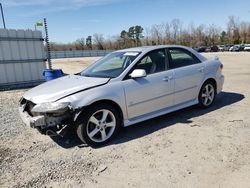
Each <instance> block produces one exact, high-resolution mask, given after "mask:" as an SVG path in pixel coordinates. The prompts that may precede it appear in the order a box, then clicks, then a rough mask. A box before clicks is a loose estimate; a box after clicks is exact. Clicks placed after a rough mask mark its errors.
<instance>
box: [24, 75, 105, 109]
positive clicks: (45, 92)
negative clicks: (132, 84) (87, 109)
mask: <svg viewBox="0 0 250 188" xmlns="http://www.w3.org/2000/svg"><path fill="white" fill-rule="evenodd" d="M108 81H109V78H93V77H83V76H78V75H68V76H64V77H61V78H58V79H55V80H52V81H49V82H46V83H43V84H41V85H39V86H37V87H34V88H32V89H31V90H29V91H27V92H26V93H25V94H24V96H23V97H24V98H25V99H27V100H29V101H32V102H33V103H35V104H39V103H44V102H54V101H56V100H58V99H61V98H63V97H65V96H67V95H70V94H73V93H75V92H78V91H81V90H86V89H89V88H92V87H96V86H100V85H103V84H106V83H108Z"/></svg>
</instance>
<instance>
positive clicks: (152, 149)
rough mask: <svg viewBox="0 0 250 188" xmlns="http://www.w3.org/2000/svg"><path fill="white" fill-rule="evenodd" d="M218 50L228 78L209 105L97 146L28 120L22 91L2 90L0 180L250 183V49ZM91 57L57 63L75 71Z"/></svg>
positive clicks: (15, 183) (32, 183)
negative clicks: (22, 112) (21, 106)
mask: <svg viewBox="0 0 250 188" xmlns="http://www.w3.org/2000/svg"><path fill="white" fill-rule="evenodd" d="M205 55H206V56H208V57H212V56H213V55H214V54H205ZM216 55H217V56H219V57H220V59H221V60H222V62H223V63H224V70H223V71H224V74H225V76H226V82H225V87H224V92H223V93H221V94H220V95H219V96H218V97H217V99H216V102H215V104H214V106H213V107H212V108H210V109H206V110H201V109H199V108H197V107H189V108H186V109H183V110H180V111H178V112H174V113H171V114H168V115H165V116H161V117H158V118H155V119H152V120H149V121H146V122H143V123H140V124H137V125H135V126H131V127H128V128H124V129H122V130H121V133H120V134H119V135H118V137H117V138H116V139H114V140H113V141H112V142H111V143H109V144H107V145H106V146H104V147H102V148H98V149H93V148H90V147H85V146H84V145H81V143H80V142H79V140H78V139H77V138H76V137H75V135H74V134H72V135H69V136H68V137H66V138H64V139H61V138H53V139H51V138H50V137H48V136H43V135H40V134H39V133H38V132H37V131H36V130H33V129H31V128H29V127H26V126H25V125H24V124H23V123H22V121H21V119H20V118H19V115H18V110H17V107H18V100H19V98H20V97H21V96H22V95H23V93H24V92H25V90H12V91H2V92H0V187H107V186H109V187H192V188H195V187H197V188H198V187H205V188H206V187H226V188H228V187H237V188H238V187H244V188H245V187H250V186H249V185H250V184H249V182H250V139H249V138H250V137H249V136H250V117H249V114H250V109H249V106H250V100H249V97H250V87H249V86H250V61H249V60H250V53H216ZM96 59H98V58H79V59H67V60H64V61H63V60H55V61H54V67H58V68H63V70H64V71H65V72H67V73H73V72H77V71H80V70H82V69H83V68H84V67H85V66H86V65H87V64H89V63H91V62H92V61H93V60H96Z"/></svg>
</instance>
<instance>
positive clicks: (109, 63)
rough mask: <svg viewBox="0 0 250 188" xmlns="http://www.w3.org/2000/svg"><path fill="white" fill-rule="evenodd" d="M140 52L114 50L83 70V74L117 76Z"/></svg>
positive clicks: (104, 76)
mask: <svg viewBox="0 0 250 188" xmlns="http://www.w3.org/2000/svg"><path fill="white" fill-rule="evenodd" d="M139 54H140V52H113V53H111V54H108V55H107V56H105V57H104V58H102V59H101V60H99V61H97V62H96V63H94V64H93V65H91V66H89V67H88V68H87V69H85V70H84V71H82V72H81V73H80V74H81V76H87V77H101V78H115V77H117V76H119V75H120V74H121V73H122V72H123V71H124V70H125V69H126V68H127V67H128V66H129V65H130V64H131V63H132V62H133V61H134V60H135V58H136V57H138V55H139Z"/></svg>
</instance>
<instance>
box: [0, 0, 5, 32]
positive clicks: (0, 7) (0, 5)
mask: <svg viewBox="0 0 250 188" xmlns="http://www.w3.org/2000/svg"><path fill="white" fill-rule="evenodd" d="M0 9H1V14H2V19H3V28H4V29H6V26H5V20H4V15H3V7H2V3H0Z"/></svg>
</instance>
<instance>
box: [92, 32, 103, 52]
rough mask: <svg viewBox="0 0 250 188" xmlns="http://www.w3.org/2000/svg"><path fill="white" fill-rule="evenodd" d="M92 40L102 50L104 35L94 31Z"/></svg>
mask: <svg viewBox="0 0 250 188" xmlns="http://www.w3.org/2000/svg"><path fill="white" fill-rule="evenodd" d="M93 41H94V43H95V44H96V45H97V49H98V50H104V37H103V34H98V33H95V34H94V35H93Z"/></svg>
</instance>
